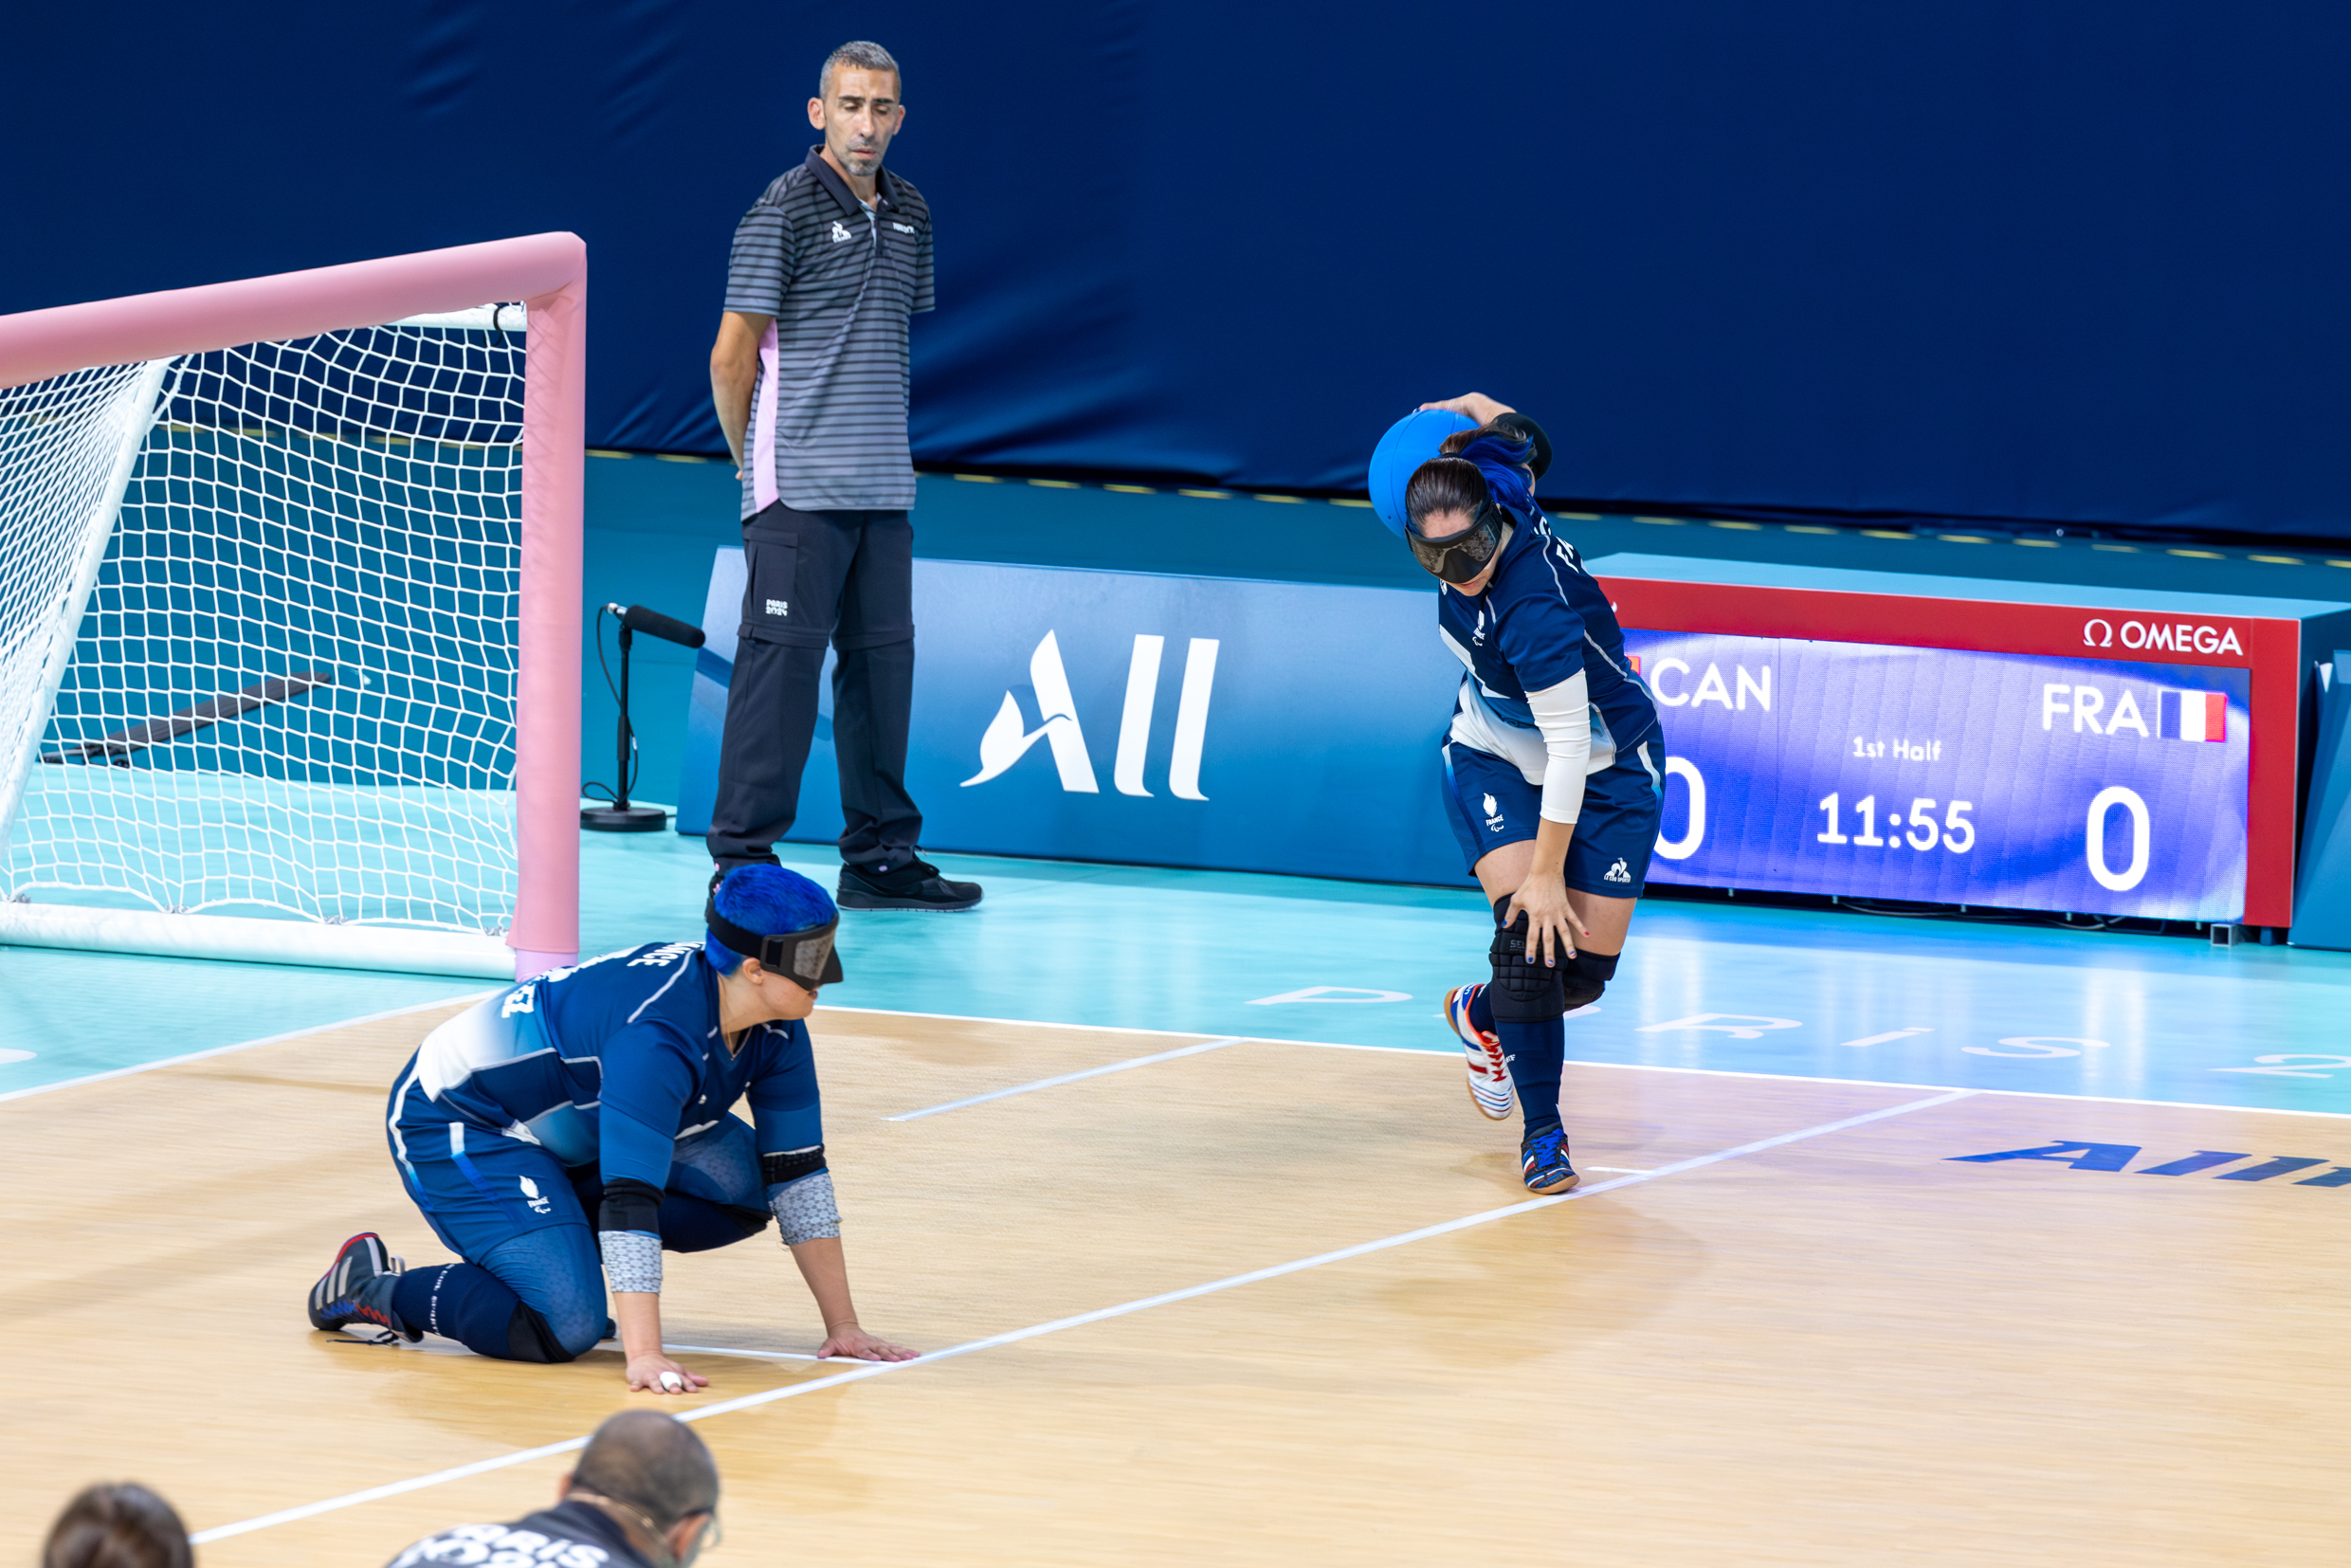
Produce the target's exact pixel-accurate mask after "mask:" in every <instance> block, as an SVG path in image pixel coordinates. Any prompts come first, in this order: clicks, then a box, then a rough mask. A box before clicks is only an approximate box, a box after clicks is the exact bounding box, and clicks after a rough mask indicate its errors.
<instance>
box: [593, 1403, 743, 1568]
mask: <svg viewBox="0 0 2351 1568" xmlns="http://www.w3.org/2000/svg"><path fill="white" fill-rule="evenodd" d="M562 1495H563V1496H565V1497H567V1498H574V1497H575V1498H580V1499H582V1500H584V1501H587V1502H590V1503H595V1504H601V1505H603V1506H604V1507H606V1508H607V1509H608V1510H610V1511H612V1512H613V1513H614V1514H615V1517H617V1518H619V1519H621V1520H622V1521H623V1522H633V1523H635V1524H637V1525H640V1526H642V1527H643V1529H644V1532H645V1534H646V1536H647V1539H649V1540H650V1541H652V1542H654V1543H655V1544H656V1545H658V1546H659V1547H660V1548H661V1549H662V1550H663V1551H665V1552H666V1553H667V1554H668V1559H669V1560H670V1561H671V1562H674V1563H680V1564H684V1563H690V1562H692V1561H693V1560H694V1559H695V1557H696V1555H697V1554H698V1553H700V1552H701V1551H702V1547H703V1546H704V1545H705V1544H706V1543H707V1541H706V1538H707V1537H708V1535H709V1533H710V1529H711V1526H712V1525H713V1523H714V1522H716V1520H717V1517H718V1510H719V1463H718V1461H717V1460H715V1459H713V1458H712V1457H711V1456H710V1449H708V1448H706V1447H704V1446H703V1443H702V1439H701V1438H700V1437H698V1436H696V1435H695V1434H694V1429H693V1428H691V1427H689V1426H687V1425H685V1424H684V1423H683V1422H682V1421H677V1420H674V1419H672V1418H671V1417H669V1416H667V1415H665V1414H663V1413H661V1412H660V1411H657V1410H628V1411H623V1412H621V1413H619V1414H618V1415H615V1416H611V1417H610V1418H609V1419H607V1420H606V1421H605V1423H604V1425H602V1426H600V1427H598V1428H597V1429H596V1431H595V1435H594V1436H593V1437H591V1438H590V1439H589V1440H588V1448H587V1450H586V1451H585V1452H583V1453H582V1454H581V1455H580V1456H579V1468H577V1469H575V1470H574V1471H573V1472H572V1473H571V1474H570V1475H568V1476H566V1477H565V1478H564V1481H563V1487H562ZM631 1533H632V1534H633V1533H634V1532H631Z"/></svg>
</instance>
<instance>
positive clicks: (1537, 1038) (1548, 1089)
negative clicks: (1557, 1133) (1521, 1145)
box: [1494, 1018, 1567, 1133]
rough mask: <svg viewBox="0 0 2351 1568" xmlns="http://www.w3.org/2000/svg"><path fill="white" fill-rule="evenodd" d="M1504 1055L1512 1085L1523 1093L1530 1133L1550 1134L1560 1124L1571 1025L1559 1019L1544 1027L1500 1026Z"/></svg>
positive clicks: (1547, 1021) (1521, 1101)
mask: <svg viewBox="0 0 2351 1568" xmlns="http://www.w3.org/2000/svg"><path fill="white" fill-rule="evenodd" d="M1494 1032H1495V1033H1496V1034H1497V1035H1499V1036H1500V1037H1501V1039H1502V1048H1503V1054H1504V1056H1505V1057H1507V1058H1508V1059H1509V1062H1510V1082H1511V1083H1512V1084H1513V1085H1516V1087H1517V1088H1518V1091H1519V1107H1520V1109H1521V1110H1522V1111H1523V1112H1524V1113H1525V1115H1526V1130H1527V1131H1528V1132H1529V1133H1541V1132H1549V1131H1551V1130H1552V1129H1554V1128H1556V1127H1557V1126H1558V1124H1559V1071H1560V1065H1561V1064H1562V1063H1563V1062H1565V1061H1566V1059H1567V1025H1566V1024H1565V1023H1564V1022H1563V1021H1562V1020H1560V1019H1558V1018H1546V1019H1545V1020H1543V1021H1542V1022H1541V1023H1540V1024H1497V1025H1495V1026H1494Z"/></svg>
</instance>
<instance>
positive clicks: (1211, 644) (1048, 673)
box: [963, 631, 1217, 800]
mask: <svg viewBox="0 0 2351 1568" xmlns="http://www.w3.org/2000/svg"><path fill="white" fill-rule="evenodd" d="M1216 643H1217V639H1215V638H1213V637H1194V638H1193V639H1191V647H1189V649H1188V650H1187V651H1186V653H1185V654H1184V684H1183V692H1182V695H1181V696H1179V697H1178V698H1177V699H1176V701H1175V747H1174V751H1173V753H1172V755H1171V756H1170V757H1168V764H1167V790H1168V793H1170V794H1172V795H1174V796H1175V798H1176V799H1178V800H1206V799H1207V798H1208V796H1206V795H1204V794H1202V793H1200V751H1201V748H1202V746H1203V745H1205V744H1206V742H1207V739H1208V707H1209V699H1210V697H1211V696H1212V693H1213V691H1214V688H1215V685H1216ZM1166 647H1167V639H1166V638H1165V637H1161V636H1157V635H1154V634H1152V633H1150V632H1138V633H1136V636H1135V649H1134V652H1133V653H1132V654H1131V655H1130V656H1129V657H1128V659H1127V665H1126V702H1125V703H1124V705H1123V706H1122V708H1121V711H1120V714H1119V750H1118V756H1117V758H1116V759H1115V761H1113V763H1112V764H1111V769H1110V782H1111V783H1112V784H1113V785H1114V786H1115V787H1116V788H1117V789H1118V792H1119V793H1121V794H1132V795H1146V796H1147V795H1149V794H1150V793H1151V791H1150V790H1149V789H1147V788H1145V787H1144V784H1143V762H1144V759H1145V757H1147V756H1148V754H1149V751H1150V748H1151V714H1152V709H1153V707H1154V705H1155V704H1156V703H1157V700H1158V694H1159V660H1160V656H1161V655H1162V654H1163V653H1164V652H1165V651H1166ZM1029 685H1030V689H1031V690H1032V691H1034V692H1035V693H1036V699H1037V709H1038V713H1037V725H1036V728H1034V729H1030V727H1029V720H1028V719H1027V718H1026V717H1025V716H1024V715H1023V714H1022V712H1021V708H1020V699H1019V698H1018V697H1016V696H1015V695H1013V694H1012V693H1011V692H1010V691H1007V692H1006V693H1005V694H1004V702H1003V703H1002V705H1000V706H999V707H998V708H997V709H996V716H995V718H993V720H989V723H988V728H987V732H986V733H985V734H983V735H981V736H980V738H979V772H977V773H975V774H974V775H972V776H971V777H969V778H967V779H965V780H964V781H963V787H964V788H965V789H967V790H968V789H970V788H971V787H972V786H973V785H975V784H985V783H987V782H988V781H989V780H990V779H992V778H994V777H997V776H998V775H1002V774H1003V773H1004V772H1005V770H1007V769H1009V768H1010V767H1011V765H1012V764H1013V763H1015V762H1018V761H1019V760H1020V759H1021V758H1022V757H1025V756H1027V755H1028V753H1029V748H1030V747H1031V746H1033V745H1035V744H1036V743H1037V742H1038V741H1040V740H1042V741H1044V742H1045V744H1046V746H1047V747H1048V749H1049V750H1050V751H1051V752H1052V754H1053V766H1054V768H1055V769H1056V770H1057V771H1058V772H1059V773H1060V775H1061V787H1062V788H1063V789H1064V790H1066V791H1068V792H1069V793H1074V794H1100V793H1102V786H1101V785H1100V784H1099V783H1098V782H1096V780H1095V777H1094V760H1093V757H1091V756H1090V755H1089V754H1088V753H1087V751H1086V749H1085V728H1084V725H1083V724H1081V723H1080V722H1079V720H1078V704H1077V702H1076V700H1075V699H1074V698H1072V697H1071V696H1070V695H1069V674H1068V671H1067V670H1066V669H1064V668H1063V667H1062V662H1061V644H1060V643H1059V642H1058V641H1056V640H1055V638H1054V636H1053V633H1051V632H1050V631H1048V632H1047V633H1046V634H1045V637H1044V640H1043V641H1041V642H1039V643H1038V644H1037V647H1036V651H1035V652H1034V653H1031V654H1030V655H1029Z"/></svg>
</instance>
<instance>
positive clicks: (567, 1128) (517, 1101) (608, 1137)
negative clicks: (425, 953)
mask: <svg viewBox="0 0 2351 1568" xmlns="http://www.w3.org/2000/svg"><path fill="white" fill-rule="evenodd" d="M718 979H719V977H718V972H717V971H715V970H713V969H712V968H711V967H710V962H709V960H708V959H707V958H705V957H703V956H702V944H701V943H700V942H672V943H668V944H659V943H647V945H645V946H643V947H630V948H624V949H622V950H621V951H620V952H618V953H607V954H605V955H604V956H603V957H595V958H590V959H588V960H586V961H585V962H583V963H578V964H574V965H572V966H571V967H570V968H567V969H554V970H549V971H548V972H547V973H546V974H544V975H539V976H538V978H537V979H533V980H526V981H524V982H523V983H522V984H520V985H518V986H516V987H514V988H513V989H511V990H509V991H506V992H504V993H502V994H500V995H496V996H492V997H489V998H488V999H486V1000H484V1001H483V1002H481V1003H479V1004H477V1005H476V1006H474V1007H471V1008H468V1009H466V1010H465V1012H461V1013H459V1014H458V1015H457V1016H456V1017H454V1018H451V1019H450V1020H448V1021H447V1023H445V1024H443V1025H442V1026H441V1027H440V1028H438V1029H436V1030H433V1031H432V1033H431V1034H429V1035H428V1036H427V1037H426V1039H425V1043H424V1045H423V1046H421V1047H419V1048H418V1049H417V1052H416V1056H415V1058H414V1060H413V1061H411V1062H410V1065H409V1067H408V1069H407V1070H406V1071H405V1072H404V1073H403V1074H402V1075H401V1080H400V1084H399V1086H398V1087H397V1088H395V1089H394V1090H393V1092H392V1108H393V1115H394V1117H395V1119H396V1120H395V1125H394V1136H395V1139H397V1138H399V1137H401V1136H402V1135H404V1134H405V1135H406V1136H408V1137H410V1138H413V1137H414V1136H415V1135H416V1130H417V1129H416V1123H417V1122H418V1121H419V1119H420V1112H421V1111H422V1107H420V1106H419V1105H417V1103H415V1101H414V1100H413V1099H412V1098H411V1097H410V1093H409V1091H410V1089H411V1088H415V1089H421V1090H422V1091H423V1092H424V1094H425V1095H426V1096H427V1097H428V1098H429V1100H430V1103H431V1112H430V1114H431V1115H432V1116H433V1117H434V1118H435V1119H440V1118H446V1119H447V1121H452V1122H462V1123H464V1124H465V1126H466V1127H467V1128H472V1129H479V1130H481V1131H482V1132H485V1133H493V1134H500V1135H503V1136H504V1137H507V1138H511V1139H516V1140H520V1141H522V1142H526V1143H536V1144H538V1145H540V1146H541V1147H543V1148H545V1149H546V1150H547V1152H548V1153H549V1154H551V1155H553V1156H555V1157H556V1158H557V1159H559V1160H561V1161H562V1162H563V1163H564V1164H565V1165H567V1166H570V1167H573V1168H574V1169H577V1168H580V1167H585V1166H595V1167H597V1168H598V1170H599V1172H600V1174H601V1176H602V1177H603V1179H604V1181H605V1182H606V1183H607V1184H608V1185H609V1184H610V1183H611V1182H614V1181H621V1180H634V1181H641V1182H644V1183H646V1184H647V1186H649V1187H652V1188H653V1189H655V1190H656V1191H659V1190H660V1189H661V1188H662V1187H663V1186H664V1184H665V1183H666V1182H667V1180H668V1178H669V1169H670V1158H671V1152H672V1150H673V1148H674V1146H675V1144H676V1142H677V1140H679V1139H681V1138H683V1137H685V1136H687V1135H688V1134H691V1133H695V1132H699V1131H701V1130H702V1129H703V1128H706V1127H710V1126H713V1125H716V1124H717V1123H718V1121H719V1120H720V1118H722V1117H724V1116H725V1115H726V1114H727V1113H728V1111H729V1110H730V1109H731V1108H732V1107H733V1106H734V1105H735V1103H736V1102H738V1101H739V1100H749V1101H750V1103H751V1112H752V1121H753V1124H754V1126H755V1128H756V1133H757V1140H758V1152H759V1153H761V1154H763V1155H764V1154H781V1153H784V1152H787V1151H791V1150H798V1149H806V1148H809V1147H811V1146H813V1145H815V1144H818V1143H821V1142H822V1141H823V1140H824V1135H823V1131H822V1128H821V1126H820V1124H819V1116H818V1112H817V1099H816V1093H815V1084H814V1077H815V1071H816V1068H815V1064H814V1061H813V1059H812V1058H811V1053H810V1049H809V1042H808V1031H807V1028H806V1026H804V1025H802V1024H798V1023H768V1024H761V1025H758V1026H756V1028H754V1029H752V1030H750V1031H749V1032H748V1033H747V1034H746V1035H745V1036H744V1037H743V1042H742V1045H741V1048H739V1049H737V1050H733V1051H730V1050H728V1049H727V1047H726V1040H725V1038H724V1036H723V1035H722V1034H721V1033H720V1029H719V985H718ZM404 1107H405V1108H404Z"/></svg>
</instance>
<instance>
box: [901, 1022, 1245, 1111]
mask: <svg viewBox="0 0 2351 1568" xmlns="http://www.w3.org/2000/svg"><path fill="white" fill-rule="evenodd" d="M1241 1038H1242V1037H1241V1036H1240V1035H1238V1034H1230V1035H1227V1036H1226V1037H1225V1038H1223V1039H1221V1040H1203V1041H1201V1042H1200V1043H1199V1044H1198V1045H1196V1046H1186V1047H1184V1048H1182V1049H1180V1050H1163V1051H1161V1052H1159V1053H1158V1054H1157V1056H1136V1057H1130V1058H1129V1059H1127V1060H1126V1061H1123V1062H1113V1063H1111V1064H1110V1065H1109V1066H1108V1067H1088V1068H1086V1069H1085V1070H1084V1072H1065V1073H1063V1074H1061V1075H1060V1076H1059V1077H1056V1078H1040V1079H1038V1080H1037V1081H1036V1082H1035V1083H1033V1084H1016V1085H1013V1086H1012V1087H1011V1088H1009V1089H991V1090H989V1091H988V1092H987V1093H986V1094H975V1095H973V1096H972V1097H971V1098H970V1099H969V1100H950V1101H948V1102H947V1103H945V1104H943V1105H926V1106H924V1107H923V1108H922V1109H921V1110H919V1111H907V1112H905V1113H904V1114H903V1115H901V1116H885V1117H884V1118H883V1119H882V1120H883V1121H920V1120H922V1118H924V1117H926V1116H937V1115H939V1112H941V1111H959V1110H961V1109H962V1108H963V1107H964V1106H966V1105H984V1104H986V1103H988V1102H989V1101H991V1100H1003V1099H1007V1098H1009V1097H1011V1096H1012V1095H1015V1094H1034V1093H1035V1092H1036V1091H1037V1090H1039V1089H1049V1088H1052V1087H1054V1086H1056V1085H1062V1084H1075V1083H1077V1082H1079V1081H1080V1080H1082V1079H1086V1078H1100V1077H1101V1076H1102V1075H1103V1073H1106V1072H1124V1071H1125V1070H1126V1069H1127V1068H1129V1067H1149V1066H1150V1065H1151V1064H1152V1063H1154V1062H1173V1061H1174V1060H1175V1058H1177V1057H1178V1056H1197V1055H1199V1054H1200V1053H1201V1052H1202V1051H1204V1050H1222V1049H1224V1048H1226V1047H1227V1046H1237V1045H1239V1044H1240V1043H1241Z"/></svg>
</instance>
